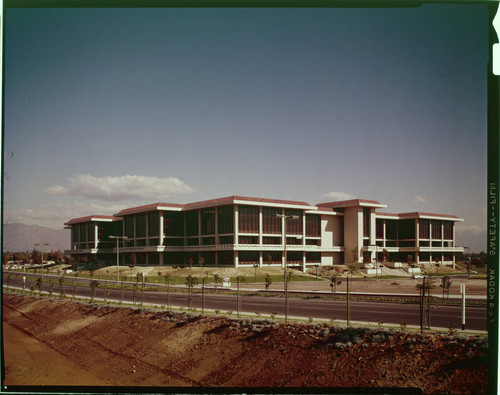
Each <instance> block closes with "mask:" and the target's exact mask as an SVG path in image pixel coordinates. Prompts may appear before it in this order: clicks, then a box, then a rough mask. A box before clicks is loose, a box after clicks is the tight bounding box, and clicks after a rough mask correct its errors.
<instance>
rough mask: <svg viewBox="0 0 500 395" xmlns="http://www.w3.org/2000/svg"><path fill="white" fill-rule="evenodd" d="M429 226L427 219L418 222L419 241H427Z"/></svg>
mask: <svg viewBox="0 0 500 395" xmlns="http://www.w3.org/2000/svg"><path fill="white" fill-rule="evenodd" d="M430 224H431V222H430V221H429V220H428V219H421V220H419V222H418V234H419V237H420V238H421V239H428V238H429V235H430Z"/></svg>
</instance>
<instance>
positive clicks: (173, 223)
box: [163, 212, 198, 236]
mask: <svg viewBox="0 0 500 395" xmlns="http://www.w3.org/2000/svg"><path fill="white" fill-rule="evenodd" d="M196 229H198V219H196ZM163 233H164V234H165V236H184V214H183V213H179V212H177V213H176V212H164V213H163ZM195 234H196V235H197V234H198V231H196V233H195Z"/></svg>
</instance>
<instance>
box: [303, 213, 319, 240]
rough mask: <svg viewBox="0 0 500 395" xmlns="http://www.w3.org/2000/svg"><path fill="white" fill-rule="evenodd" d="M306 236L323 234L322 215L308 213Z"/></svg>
mask: <svg viewBox="0 0 500 395" xmlns="http://www.w3.org/2000/svg"><path fill="white" fill-rule="evenodd" d="M306 236H308V237H320V236H321V217H320V216H319V215H311V214H306Z"/></svg>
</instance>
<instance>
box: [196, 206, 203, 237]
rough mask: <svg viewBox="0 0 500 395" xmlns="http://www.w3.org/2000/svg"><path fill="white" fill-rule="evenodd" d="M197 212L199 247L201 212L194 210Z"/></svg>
mask: <svg viewBox="0 0 500 395" xmlns="http://www.w3.org/2000/svg"><path fill="white" fill-rule="evenodd" d="M196 211H197V212H198V245H201V244H202V243H201V210H200V209H198V210H196Z"/></svg>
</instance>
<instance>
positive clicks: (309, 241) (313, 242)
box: [306, 239, 321, 246]
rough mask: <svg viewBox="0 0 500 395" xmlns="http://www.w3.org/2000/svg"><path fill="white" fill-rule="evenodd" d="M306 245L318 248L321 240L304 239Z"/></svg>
mask: <svg viewBox="0 0 500 395" xmlns="http://www.w3.org/2000/svg"><path fill="white" fill-rule="evenodd" d="M306 245H308V246H320V245H321V240H318V239H306Z"/></svg>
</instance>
